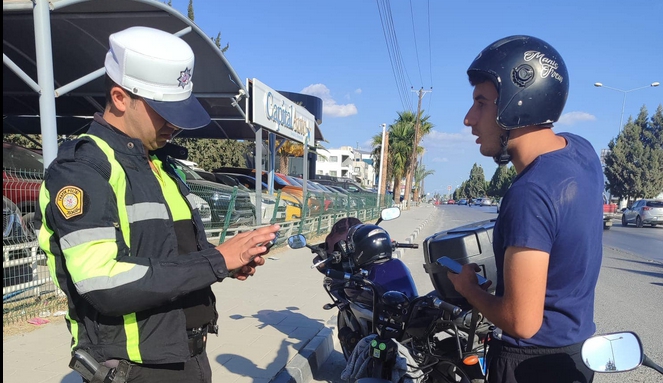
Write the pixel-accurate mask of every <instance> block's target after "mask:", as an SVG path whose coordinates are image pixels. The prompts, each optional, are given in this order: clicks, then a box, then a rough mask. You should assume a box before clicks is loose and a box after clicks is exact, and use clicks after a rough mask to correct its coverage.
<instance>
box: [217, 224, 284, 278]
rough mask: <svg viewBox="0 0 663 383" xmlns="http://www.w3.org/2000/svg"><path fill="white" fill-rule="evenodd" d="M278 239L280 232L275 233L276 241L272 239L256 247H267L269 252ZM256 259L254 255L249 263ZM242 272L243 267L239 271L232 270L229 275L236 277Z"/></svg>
mask: <svg viewBox="0 0 663 383" xmlns="http://www.w3.org/2000/svg"><path fill="white" fill-rule="evenodd" d="M278 237H279V232H278V231H277V232H275V233H274V239H272V240H271V241H267V242H262V243H259V244H257V245H256V246H257V247H260V246H265V247H266V248H267V250H269V249H270V248H271V247H272V246H274V245H275V244H276V239H277V238H278ZM255 257H257V255H254V256H253V257H251V259H250V260H249V263H251V262H252V261H253V258H255ZM240 270H241V267H240V268H239V269H234V270H230V273H229V274H228V276H230V277H234V276H235V275H236V274H237V273H238V272H239V271H240Z"/></svg>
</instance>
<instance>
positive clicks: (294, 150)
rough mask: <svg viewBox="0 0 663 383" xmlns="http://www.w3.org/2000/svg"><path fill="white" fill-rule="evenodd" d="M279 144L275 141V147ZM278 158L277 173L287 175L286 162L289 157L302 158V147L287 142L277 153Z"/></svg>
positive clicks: (298, 144)
mask: <svg viewBox="0 0 663 383" xmlns="http://www.w3.org/2000/svg"><path fill="white" fill-rule="evenodd" d="M279 145H281V144H280V142H278V141H277V143H276V146H277V147H278V146H279ZM277 154H278V156H279V172H280V173H283V174H288V160H289V159H290V157H302V156H303V155H304V145H303V144H300V143H297V142H293V141H290V140H287V141H286V142H285V143H283V145H282V146H281V148H279V150H278V152H277Z"/></svg>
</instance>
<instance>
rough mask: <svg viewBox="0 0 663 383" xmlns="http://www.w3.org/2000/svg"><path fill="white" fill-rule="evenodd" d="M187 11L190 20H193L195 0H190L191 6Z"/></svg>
mask: <svg viewBox="0 0 663 383" xmlns="http://www.w3.org/2000/svg"><path fill="white" fill-rule="evenodd" d="M186 11H187V17H188V18H189V20H191V21H193V18H194V16H193V0H189V6H188V7H187V8H186Z"/></svg>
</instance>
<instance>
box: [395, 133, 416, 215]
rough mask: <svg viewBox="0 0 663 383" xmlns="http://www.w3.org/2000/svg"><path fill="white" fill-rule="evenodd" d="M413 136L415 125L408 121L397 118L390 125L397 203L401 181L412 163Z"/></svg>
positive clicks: (397, 201) (396, 201)
mask: <svg viewBox="0 0 663 383" xmlns="http://www.w3.org/2000/svg"><path fill="white" fill-rule="evenodd" d="M413 137H414V126H413V125H411V124H408V123H407V122H403V121H399V120H396V123H394V124H393V125H390V126H389V161H390V162H391V164H392V174H393V177H394V202H395V203H399V202H400V198H401V182H402V180H403V178H404V177H405V175H406V173H407V169H408V166H409V164H410V153H411V151H412V140H413Z"/></svg>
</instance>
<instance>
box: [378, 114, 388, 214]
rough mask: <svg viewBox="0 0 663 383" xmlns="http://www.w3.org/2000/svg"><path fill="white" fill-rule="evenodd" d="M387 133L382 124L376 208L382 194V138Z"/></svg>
mask: <svg viewBox="0 0 663 383" xmlns="http://www.w3.org/2000/svg"><path fill="white" fill-rule="evenodd" d="M386 133H387V124H382V144H381V145H380V146H381V147H380V175H379V176H378V200H377V206H378V207H379V206H380V195H381V194H382V185H383V182H384V181H383V180H382V177H383V174H382V168H383V166H382V164H384V138H385V137H384V136H385V134H386Z"/></svg>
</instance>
